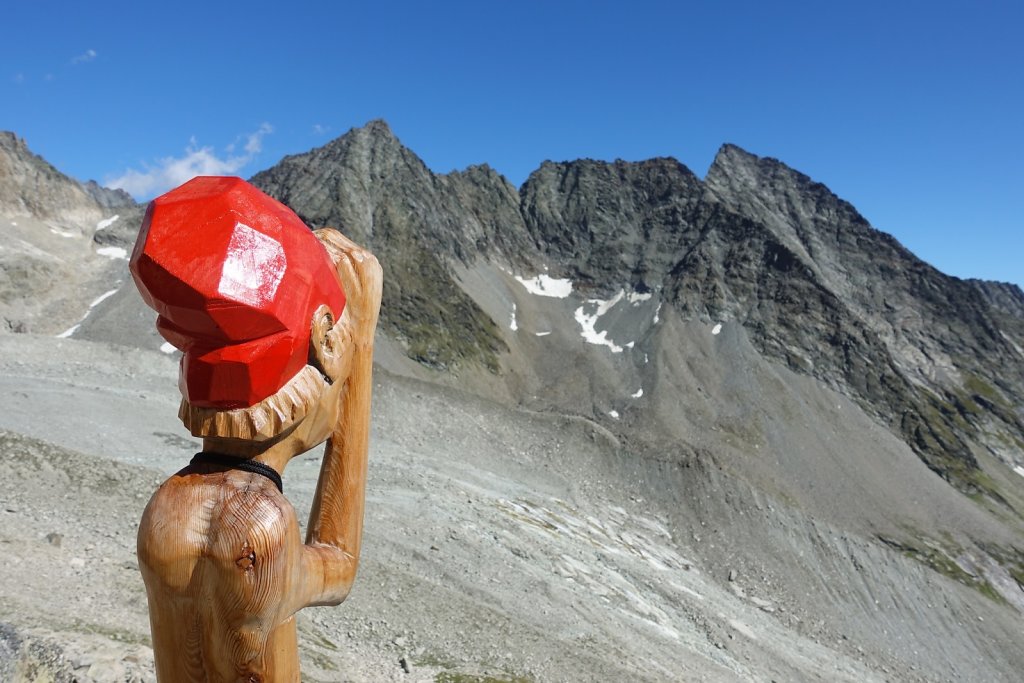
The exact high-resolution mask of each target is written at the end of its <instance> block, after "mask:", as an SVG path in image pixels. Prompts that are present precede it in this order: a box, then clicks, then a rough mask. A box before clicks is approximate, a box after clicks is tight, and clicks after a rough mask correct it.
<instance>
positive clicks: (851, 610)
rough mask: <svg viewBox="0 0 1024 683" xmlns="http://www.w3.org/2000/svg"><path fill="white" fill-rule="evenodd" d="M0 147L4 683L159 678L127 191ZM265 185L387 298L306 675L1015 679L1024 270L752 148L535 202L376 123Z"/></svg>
mask: <svg viewBox="0 0 1024 683" xmlns="http://www.w3.org/2000/svg"><path fill="white" fill-rule="evenodd" d="M0 143H3V144H0V199H2V203H0V235H3V237H4V239H3V241H2V242H0V316H2V317H3V318H4V320H6V321H7V323H6V325H4V326H0V327H2V329H0V397H3V398H2V400H3V409H2V410H0V460H2V468H3V471H4V473H5V476H4V478H3V480H2V482H0V548H2V552H0V681H18V682H19V683H20V682H21V681H31V682H36V681H82V682H90V681H97V682H98V681H152V680H155V677H154V674H153V655H152V650H151V649H150V637H149V624H148V616H147V609H146V598H145V590H144V587H143V584H142V580H141V577H140V575H139V571H138V566H137V563H136V559H135V530H136V528H137V524H138V520H139V517H140V516H141V512H142V509H143V508H144V506H145V504H146V501H147V500H148V497H149V495H150V494H151V493H152V491H153V490H154V489H155V488H156V486H157V485H158V484H159V483H160V482H161V481H163V480H164V479H165V478H166V477H168V476H170V475H172V474H173V473H174V472H175V471H176V470H177V469H179V468H180V467H182V466H184V465H185V464H186V463H187V461H188V459H189V458H190V457H191V455H192V454H193V453H194V452H195V451H197V450H198V448H199V444H198V442H197V441H196V440H195V439H193V438H192V437H191V436H190V435H189V434H188V433H187V432H186V431H185V430H184V428H183V427H182V426H181V424H180V423H179V422H178V420H177V417H176V412H177V406H178V401H179V399H180V396H179V394H178V390H177V385H176V382H177V355H176V352H173V349H168V348H167V347H166V346H163V340H162V339H161V338H160V337H159V336H158V335H157V334H156V332H155V329H154V328H153V315H152V313H151V312H149V311H148V309H146V308H145V307H144V306H143V304H142V302H141V300H140V299H139V297H138V295H137V294H136V293H135V290H134V287H133V285H132V283H131V279H130V276H129V275H128V273H127V261H126V258H125V257H126V256H127V255H128V253H129V252H130V250H131V242H132V241H133V240H134V231H135V230H136V229H137V228H138V225H139V223H140V222H141V220H142V213H143V211H142V207H139V206H135V205H130V204H128V203H127V202H125V201H124V198H123V197H120V196H118V195H116V194H109V192H107V193H105V192H103V191H102V188H98V187H91V186H87V185H83V184H81V183H78V182H77V181H74V180H72V179H70V178H67V177H66V176H63V175H61V174H60V173H59V171H56V169H53V168H52V167H49V165H48V164H46V165H45V166H42V165H43V164H45V162H44V161H43V160H41V159H39V158H38V157H33V156H31V155H30V153H28V151H27V147H26V146H25V145H24V143H23V142H20V141H18V140H17V139H16V138H15V137H14V136H9V139H8V138H7V137H4V138H0ZM4 164H6V166H5V165H4ZM10 169H15V171H17V172H15V171H12V170H10ZM5 170H6V172H4V171H5ZM26 178H29V179H32V181H31V182H29V181H28V180H26ZM254 182H256V183H257V184H258V185H260V186H261V187H262V188H263V189H264V190H266V191H268V192H271V193H272V194H275V195H276V196H278V197H280V198H281V199H282V200H283V201H285V202H287V203H289V205H291V206H292V207H293V208H295V210H296V211H297V212H298V213H299V214H300V215H301V216H302V217H303V218H304V219H305V220H306V221H307V222H309V223H310V224H311V225H314V226H317V227H319V226H322V225H326V224H331V225H334V226H338V227H341V228H343V229H345V230H346V231H347V232H352V233H353V236H354V237H356V238H357V239H359V240H360V241H363V242H365V243H368V244H370V245H371V246H372V248H373V249H374V251H375V252H376V253H378V254H379V255H380V256H381V261H382V263H383V265H384V268H385V277H386V278H388V279H389V281H390V282H391V284H390V285H389V288H386V291H385V302H384V306H385V311H384V315H383V316H382V326H381V329H380V331H379V333H378V342H377V348H376V370H375V372H376V374H375V380H374V381H375V389H374V391H375V395H374V411H373V432H372V440H371V454H370V480H369V485H368V493H367V506H366V514H367V518H366V529H365V535H364V548H363V557H362V561H361V566H360V571H359V578H358V579H357V581H356V586H355V588H354V590H353V593H352V595H351V597H350V598H349V599H348V600H347V601H346V602H345V603H344V604H343V605H341V606H339V607H336V608H315V609H308V610H304V611H302V612H301V613H300V615H299V637H300V646H301V654H302V663H303V679H304V680H309V681H323V682H330V681H366V682H376V681H438V682H440V683H446V682H459V683H462V682H474V681H475V682H478V683H483V682H497V681H516V682H519V681H538V682H539V681H764V682H767V681H1008V682H1009V681H1019V680H1021V672H1022V671H1024V588H1022V583H1021V582H1022V581H1024V430H1022V428H1021V425H1022V421H1024V390H1022V384H1021V382H1022V381H1024V380H1022V379H1021V378H1022V377H1024V373H1022V372H1021V371H1022V369H1024V351H1022V350H1021V349H1022V348H1024V336H1022V335H1024V318H1022V317H1021V311H1024V308H1021V306H1022V305H1024V295H1021V292H1020V289H1019V288H1017V287H1015V286H1013V285H1006V284H1002V283H985V282H981V281H959V280H956V279H954V278H948V277H947V276H945V275H942V274H941V273H938V272H937V271H934V269H931V268H930V266H927V264H924V263H922V262H920V261H918V260H917V259H916V258H915V257H913V255H912V254H910V253H909V252H907V251H906V250H904V249H903V248H902V247H900V246H899V245H898V243H896V242H895V240H893V239H892V238H891V237H889V236H887V235H884V234H882V233H878V232H877V231H874V230H873V229H872V228H871V227H870V226H869V225H867V223H866V222H865V221H864V220H863V219H862V218H861V217H860V216H859V215H858V214H856V212H855V211H854V210H853V208H852V207H850V206H849V205H848V204H845V202H842V201H841V200H839V199H838V198H836V197H835V196H834V195H832V194H831V193H829V192H828V190H827V189H826V188H824V187H823V186H821V185H818V184H816V183H813V182H812V181H810V179H808V178H806V177H804V176H801V175H800V174H798V173H797V172H795V171H792V170H791V169H788V168H786V167H785V166H783V165H782V164H781V163H780V162H777V161H774V160H766V159H759V158H757V157H754V156H753V155H749V154H747V153H746V152H744V151H743V150H739V149H738V148H735V147H731V146H725V147H723V150H722V151H721V152H720V154H719V158H718V159H717V160H716V162H715V164H714V165H713V167H712V169H711V171H710V172H709V173H708V177H707V178H706V179H704V180H701V179H700V178H698V177H697V176H695V175H694V174H692V173H691V172H690V171H689V170H687V169H685V167H682V166H681V165H680V164H678V162H675V161H674V160H669V159H655V160H651V161H647V162H641V163H638V164H627V163H625V162H613V163H605V162H596V161H588V160H583V161H579V162H565V163H545V164H544V165H543V166H542V167H541V168H540V169H538V171H537V172H535V173H534V175H533V176H531V178H530V180H528V181H527V183H526V184H525V185H524V186H523V188H521V189H520V190H517V189H516V188H514V187H512V186H511V185H510V184H509V183H508V182H507V181H506V180H505V179H504V178H502V177H501V176H500V175H498V174H497V173H495V172H494V171H493V170H491V169H489V168H487V167H486V166H480V167H473V168H471V169H467V170H466V171H464V172H458V173H452V174H448V175H445V176H439V175H435V174H433V173H431V172H430V171H429V169H427V168H426V167H425V166H424V165H423V164H422V162H420V161H419V159H418V158H416V157H415V155H414V154H413V153H412V152H410V151H409V150H407V149H406V148H404V147H402V146H401V145H400V143H399V142H398V141H397V139H396V138H395V137H394V136H393V134H392V133H391V131H390V130H389V129H388V128H387V126H386V124H383V122H373V123H371V124H369V125H368V126H367V127H365V128H363V129H357V130H354V131H352V132H350V133H349V134H347V135H346V136H343V137H342V138H339V139H338V140H336V141H334V142H332V143H330V144H329V145H327V146H325V147H323V148H320V149H318V150H314V151H312V152H310V154H309V155H298V156H294V157H288V158H286V159H285V160H283V161H282V163H281V164H279V165H278V166H275V167H274V168H272V169H268V170H267V171H265V172H263V173H261V174H258V175H257V176H256V177H255V178H254ZM26 194H33V195H34V197H35V198H34V199H33V201H28V200H27V199H25V196H26ZM47 197H52V198H53V202H52V207H51V206H50V205H49V204H47V202H46V201H45V200H46V198H47ZM33 202H34V203H33ZM114 215H118V216H119V218H118V219H117V220H115V221H112V222H108V221H109V220H110V218H112V216H114ZM100 226H101V227H100ZM55 230H56V231H60V232H55ZM62 232H63V233H67V234H68V235H70V236H65V235H63V234H61V233H62ZM118 250H121V251H118ZM75 326H77V327H75ZM59 335H62V336H59ZM318 460H319V454H318V453H309V454H306V455H305V456H303V457H301V458H298V459H296V460H295V461H293V462H292V463H291V465H290V466H289V467H288V469H287V471H286V472H285V475H284V482H285V483H284V486H285V493H286V495H287V496H288V498H289V499H290V500H291V501H292V503H293V504H294V506H295V507H296V509H297V510H298V512H299V517H300V519H304V518H305V515H306V514H307V513H308V509H309V505H310V501H311V498H312V495H313V491H314V488H315V485H316V477H317V474H318V471H319V468H318Z"/></svg>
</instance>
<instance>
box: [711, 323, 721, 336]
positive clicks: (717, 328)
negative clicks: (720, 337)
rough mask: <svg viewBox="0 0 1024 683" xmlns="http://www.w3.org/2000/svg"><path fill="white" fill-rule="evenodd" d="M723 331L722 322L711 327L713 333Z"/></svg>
mask: <svg viewBox="0 0 1024 683" xmlns="http://www.w3.org/2000/svg"><path fill="white" fill-rule="evenodd" d="M721 331H722V323H718V324H717V325H715V326H714V327H713V328H712V329H711V334H718V333H719V332H721Z"/></svg>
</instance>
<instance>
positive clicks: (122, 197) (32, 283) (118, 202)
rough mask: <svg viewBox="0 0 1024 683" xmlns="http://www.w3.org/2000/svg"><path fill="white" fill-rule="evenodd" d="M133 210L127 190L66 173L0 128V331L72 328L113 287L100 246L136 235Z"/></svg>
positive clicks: (109, 266)
mask: <svg viewBox="0 0 1024 683" xmlns="http://www.w3.org/2000/svg"><path fill="white" fill-rule="evenodd" d="M136 211H138V209H137V207H136V205H135V202H134V201H133V200H132V199H131V197H129V196H128V195H127V194H125V193H124V192H122V191H120V190H109V189H107V188H102V187H99V186H98V185H97V184H96V183H95V182H92V181H90V182H89V183H86V184H82V183H80V182H78V181H77V180H75V179H73V178H69V177H68V176H66V175H64V174H63V173H61V172H60V171H58V170H57V169H56V168H54V167H53V166H52V165H50V164H49V163H48V162H47V161H46V160H44V159H43V158H42V157H39V156H37V155H35V154H33V153H32V152H31V151H30V150H29V149H28V146H27V145H26V144H25V141H24V140H22V139H20V138H18V137H17V136H16V135H14V134H13V133H8V132H2V131H0V235H2V236H3V237H4V240H3V242H4V243H3V247H4V248H3V250H2V251H0V331H4V332H7V331H12V332H42V333H57V332H60V331H61V330H66V329H69V328H70V327H72V326H73V325H74V324H75V323H76V322H77V321H78V319H79V317H80V316H81V311H82V310H84V309H86V308H87V307H88V303H87V302H89V301H90V300H94V299H95V297H97V296H98V295H99V294H100V293H101V292H104V291H109V290H110V288H111V287H112V286H114V282H115V281H116V278H117V276H116V275H115V274H114V273H113V272H112V269H113V266H112V263H111V260H110V258H107V257H104V256H103V254H99V255H97V251H98V250H99V249H102V247H104V246H114V247H115V248H119V247H121V245H122V244H129V243H130V241H132V240H134V238H135V234H136V233H137V232H138V220H136V219H133V218H131V216H134V215H135V213H134V212H136ZM138 215H139V216H140V217H141V214H138ZM119 221H120V222H119Z"/></svg>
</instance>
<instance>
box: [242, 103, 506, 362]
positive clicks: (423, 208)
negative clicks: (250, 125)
mask: <svg viewBox="0 0 1024 683" xmlns="http://www.w3.org/2000/svg"><path fill="white" fill-rule="evenodd" d="M252 182H253V184H255V185H256V186H257V187H259V188H260V189H262V190H263V191H264V192H267V193H268V194H270V195H271V196H273V197H275V198H277V199H279V200H280V201H282V202H284V203H285V204H287V205H288V206H290V207H291V208H292V209H293V210H294V211H295V212H296V213H298V214H299V216H301V217H302V219H303V220H305V221H306V222H307V223H309V224H310V225H311V226H313V227H315V228H320V227H336V228H338V229H341V230H343V231H345V232H346V233H347V234H349V235H350V236H351V237H352V238H353V239H354V240H356V241H357V242H359V243H362V244H366V245H367V246H369V247H370V249H372V250H373V251H374V252H375V253H376V254H377V256H378V257H379V259H380V261H381V263H382V264H385V278H384V301H385V304H384V306H383V308H382V311H381V325H382V327H383V329H384V330H386V331H387V332H389V333H390V334H391V335H393V336H394V337H395V338H397V339H398V340H399V341H401V342H402V343H403V344H404V346H405V348H406V351H407V353H408V354H409V356H410V357H411V358H413V359H415V360H417V361H419V362H421V363H423V364H425V365H428V366H430V367H434V368H438V369H445V368H449V367H454V366H457V365H459V364H460V363H466V362H471V363H482V364H484V365H486V366H487V367H489V368H491V369H492V370H494V371H496V370H497V368H498V361H497V355H498V354H499V353H500V352H502V351H504V350H505V348H506V347H505V345H504V343H503V342H502V340H501V338H500V337H499V336H498V335H497V333H496V329H495V325H494V322H493V321H492V320H490V319H489V318H488V317H487V316H486V315H485V314H484V313H483V312H482V311H480V310H479V308H477V307H476V306H475V305H474V304H473V302H472V300H471V299H470V298H469V297H468V296H467V295H466V293H465V292H463V291H462V289H461V288H460V287H459V286H458V284H457V283H456V282H455V281H454V279H453V277H452V274H451V271H450V267H449V265H450V263H451V262H452V261H453V260H462V261H468V260H471V259H473V258H476V255H477V254H478V253H480V252H481V251H482V250H485V249H488V248H489V247H490V246H491V244H492V242H497V243H501V239H500V238H499V237H498V236H497V235H496V234H495V232H496V231H495V227H496V226H495V225H494V223H493V221H496V220H499V219H500V216H501V215H502V212H503V211H504V212H505V213H513V214H514V212H515V192H514V190H513V189H512V188H511V187H510V186H509V185H508V182H507V181H505V180H504V179H503V178H501V177H500V176H498V175H497V174H495V173H494V172H493V171H490V172H489V171H488V170H487V169H478V170H473V169H471V170H469V171H467V172H465V173H462V174H453V175H452V176H450V177H446V178H445V177H439V176H435V175H434V174H433V173H431V172H430V170H429V169H427V167H426V166H425V165H424V164H423V162H422V161H420V159H419V158H417V157H416V155H414V154H413V153H412V152H410V151H409V150H408V149H406V148H405V147H403V146H402V145H401V144H400V143H399V142H398V140H397V139H396V138H395V137H394V135H393V134H392V133H391V130H390V129H389V128H388V126H387V124H385V123H384V122H383V121H375V122H372V123H370V124H369V125H367V126H366V127H365V128H362V129H358V130H353V131H351V132H350V133H348V134H347V135H345V136H344V137H341V138H339V139H337V140H335V141H334V142H331V143H330V144H328V145H326V146H324V147H321V148H319V149H316V150H313V151H312V152H310V153H308V154H302V155H297V156H291V157H286V158H285V159H284V160H283V161H281V163H279V164H278V165H277V166H275V167H273V168H271V169H269V170H267V171H263V172H261V173H258V174H256V175H255V176H254V177H253V178H252ZM474 209H475V210H476V211H477V212H478V213H480V214H481V215H483V216H485V220H487V221H491V223H484V222H481V221H480V220H479V219H475V218H474Z"/></svg>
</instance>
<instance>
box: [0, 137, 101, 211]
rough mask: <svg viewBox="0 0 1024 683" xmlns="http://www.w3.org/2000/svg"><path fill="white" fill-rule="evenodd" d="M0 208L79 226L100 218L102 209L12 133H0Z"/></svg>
mask: <svg viewBox="0 0 1024 683" xmlns="http://www.w3.org/2000/svg"><path fill="white" fill-rule="evenodd" d="M0 211H2V212H3V213H4V214H5V215H8V216H19V215H20V216H32V217H34V218H38V219H43V220H45V219H50V220H57V221H60V222H63V223H65V224H75V226H76V227H80V226H81V225H82V224H87V223H89V222H90V221H91V222H93V223H94V222H95V221H98V220H100V218H101V217H102V216H101V213H102V209H101V207H100V206H99V204H97V202H96V200H95V199H93V198H92V197H91V196H90V195H89V193H88V192H86V190H85V189H84V188H83V187H82V185H81V183H79V182H78V181H76V180H74V179H73V178H69V177H68V176H66V175H64V174H63V173H61V172H60V171H58V170H57V169H56V168H54V167H53V166H52V165H51V164H50V163H48V162H47V161H46V160H45V159H43V158H42V157H40V156H37V155H36V154H33V153H32V152H31V151H30V150H29V148H28V145H27V144H26V143H25V140H23V139H21V138H19V137H17V136H16V135H15V134H14V133H11V132H3V133H0Z"/></svg>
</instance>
